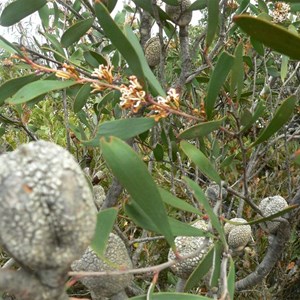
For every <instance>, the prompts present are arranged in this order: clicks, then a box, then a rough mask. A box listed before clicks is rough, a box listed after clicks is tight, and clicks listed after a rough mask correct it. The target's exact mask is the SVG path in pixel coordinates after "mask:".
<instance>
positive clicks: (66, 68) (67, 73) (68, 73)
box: [55, 64, 79, 80]
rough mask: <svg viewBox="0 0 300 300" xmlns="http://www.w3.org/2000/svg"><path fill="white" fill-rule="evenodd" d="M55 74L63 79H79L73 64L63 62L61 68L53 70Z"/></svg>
mask: <svg viewBox="0 0 300 300" xmlns="http://www.w3.org/2000/svg"><path fill="white" fill-rule="evenodd" d="M55 75H56V76H57V77H59V78H64V79H70V78H72V79H75V80H78V79H79V73H78V72H77V71H76V69H75V68H74V67H73V66H70V65H67V64H63V70H58V71H55Z"/></svg>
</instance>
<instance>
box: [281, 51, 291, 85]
mask: <svg viewBox="0 0 300 300" xmlns="http://www.w3.org/2000/svg"><path fill="white" fill-rule="evenodd" d="M288 63H289V58H288V56H286V55H282V59H281V67H280V77H281V81H282V82H284V80H285V78H286V76H287V74H288Z"/></svg>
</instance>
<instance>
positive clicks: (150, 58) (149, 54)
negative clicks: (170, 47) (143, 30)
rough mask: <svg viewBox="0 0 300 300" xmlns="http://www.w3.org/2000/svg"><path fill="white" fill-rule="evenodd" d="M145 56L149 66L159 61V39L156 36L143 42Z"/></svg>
mask: <svg viewBox="0 0 300 300" xmlns="http://www.w3.org/2000/svg"><path fill="white" fill-rule="evenodd" d="M144 49H145V57H146V60H147V63H148V65H149V66H150V67H155V66H157V65H158V64H159V62H160V53H161V50H160V40H159V37H158V36H155V37H152V38H150V39H149V40H148V41H147V42H146V43H145V47H144Z"/></svg>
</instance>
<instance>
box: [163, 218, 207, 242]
mask: <svg viewBox="0 0 300 300" xmlns="http://www.w3.org/2000/svg"><path fill="white" fill-rule="evenodd" d="M168 221H169V224H170V227H171V231H172V234H173V236H210V237H213V235H212V234H211V233H209V232H207V231H203V230H201V229H199V228H196V227H193V226H191V225H189V224H187V223H184V222H181V221H178V220H176V219H174V218H171V217H168Z"/></svg>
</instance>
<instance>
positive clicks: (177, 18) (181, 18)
mask: <svg viewBox="0 0 300 300" xmlns="http://www.w3.org/2000/svg"><path fill="white" fill-rule="evenodd" d="M190 5H191V1H190V0H178V5H176V6H174V5H169V4H166V13H167V14H168V15H169V17H170V18H171V19H172V21H173V22H174V23H175V24H177V25H179V26H186V25H188V24H190V22H191V20H192V16H193V12H192V11H188V10H187V9H188V8H189V7H190Z"/></svg>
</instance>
